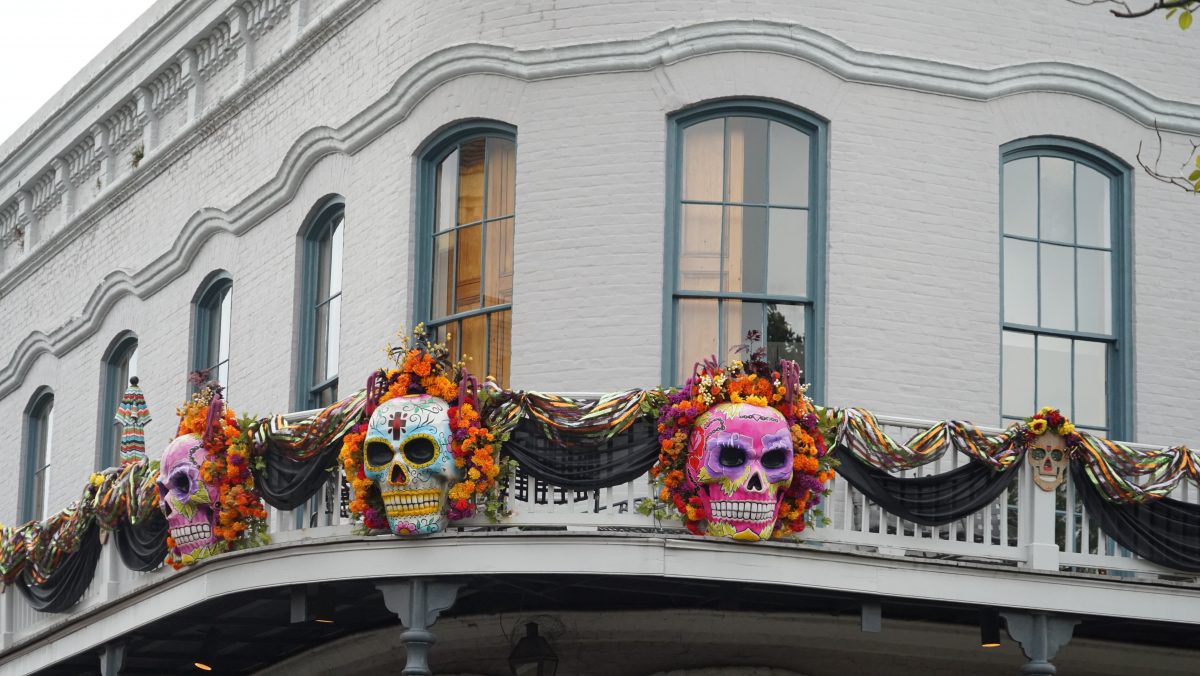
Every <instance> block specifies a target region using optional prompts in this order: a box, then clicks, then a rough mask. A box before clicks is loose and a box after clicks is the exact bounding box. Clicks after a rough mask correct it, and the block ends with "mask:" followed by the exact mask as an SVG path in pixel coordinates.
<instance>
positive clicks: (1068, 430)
mask: <svg viewBox="0 0 1200 676" xmlns="http://www.w3.org/2000/svg"><path fill="white" fill-rule="evenodd" d="M1058 433H1059V434H1061V435H1063V436H1064V437H1065V436H1067V435H1068V434H1074V433H1075V424H1074V423H1072V422H1071V421H1070V420H1068V421H1066V422H1064V423H1063V424H1062V425H1061V426H1060V427H1059V428H1058Z"/></svg>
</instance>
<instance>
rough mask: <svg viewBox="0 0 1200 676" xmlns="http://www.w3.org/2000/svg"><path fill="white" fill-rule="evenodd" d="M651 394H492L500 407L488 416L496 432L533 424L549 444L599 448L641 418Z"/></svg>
mask: <svg viewBox="0 0 1200 676" xmlns="http://www.w3.org/2000/svg"><path fill="white" fill-rule="evenodd" d="M651 392H653V391H652V390H642V389H633V390H626V391H624V392H616V393H611V394H605V395H602V396H601V397H600V398H599V399H596V400H592V399H572V398H570V397H564V396H560V395H557V394H546V393H544V392H510V391H507V390H499V391H497V390H493V391H492V392H491V398H492V399H494V400H495V401H498V402H499V404H498V405H497V407H496V408H495V409H493V411H491V412H490V413H489V415H488V426H489V427H490V428H491V429H492V431H493V432H495V431H497V430H499V431H500V432H509V431H511V430H512V429H513V428H515V427H516V425H517V423H518V422H520V420H521V419H523V418H524V419H528V420H532V421H534V422H536V423H537V425H538V427H539V428H541V430H542V433H543V434H544V435H545V436H546V438H547V439H549V440H550V441H552V442H554V443H556V444H558V445H560V446H564V447H568V448H569V447H574V446H598V445H600V444H602V443H604V442H606V441H608V440H609V439H611V438H612V437H614V436H616V435H618V434H621V433H622V432H624V431H626V430H628V429H629V427H630V426H631V425H633V424H634V423H635V422H636V421H637V420H638V419H639V418H640V417H641V416H642V404H643V402H645V401H646V397H648V396H649V395H650V394H651Z"/></svg>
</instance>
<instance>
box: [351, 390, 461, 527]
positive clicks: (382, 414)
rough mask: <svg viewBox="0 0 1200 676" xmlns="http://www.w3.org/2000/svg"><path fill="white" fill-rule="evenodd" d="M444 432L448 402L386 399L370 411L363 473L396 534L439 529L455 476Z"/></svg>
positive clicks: (443, 524) (417, 396)
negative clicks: (372, 486)
mask: <svg viewBox="0 0 1200 676" xmlns="http://www.w3.org/2000/svg"><path fill="white" fill-rule="evenodd" d="M450 436H451V435H450V405H449V404H447V403H446V402H445V401H442V400H441V399H438V398H437V397H431V396H429V395H427V394H412V395H405V396H402V397H399V398H397V399H391V400H389V401H387V402H385V403H383V404H381V405H380V406H379V407H378V408H376V409H375V412H374V413H372V414H371V419H370V422H369V423H368V424H367V436H366V438H365V439H364V441H363V444H364V451H363V456H364V458H365V460H366V463H365V474H366V475H367V478H369V479H370V480H371V481H373V482H375V485H376V486H378V488H379V493H380V496H381V497H382V498H383V504H384V509H385V510H386V511H387V521H388V526H389V528H390V529H391V531H392V532H393V533H395V534H396V535H428V534H430V533H437V532H440V531H442V530H443V529H445V527H446V521H447V515H446V502H447V494H448V493H449V490H450V483H451V482H452V481H454V480H455V479H457V478H458V477H459V469H458V467H456V466H455V464H454V454H453V452H452V451H451V446H450Z"/></svg>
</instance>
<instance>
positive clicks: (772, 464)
mask: <svg viewBox="0 0 1200 676" xmlns="http://www.w3.org/2000/svg"><path fill="white" fill-rule="evenodd" d="M786 464H787V451H785V450H783V449H782V448H773V449H771V450H769V451H767V452H766V453H763V457H762V466H763V467H766V468H767V469H779V468H780V467H783V466H784V465H786Z"/></svg>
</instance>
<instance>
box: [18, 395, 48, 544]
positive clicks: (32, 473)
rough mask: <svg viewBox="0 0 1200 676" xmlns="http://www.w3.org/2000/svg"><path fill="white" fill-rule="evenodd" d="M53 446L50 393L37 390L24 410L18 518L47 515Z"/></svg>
mask: <svg viewBox="0 0 1200 676" xmlns="http://www.w3.org/2000/svg"><path fill="white" fill-rule="evenodd" d="M53 445H54V393H53V392H50V391H49V390H42V391H39V392H38V393H37V394H35V395H34V396H33V398H32V399H31V400H30V402H29V406H28V408H26V409H25V472H24V475H25V477H24V481H25V486H24V494H23V497H22V500H21V518H22V519H23V520H26V521H29V520H32V519H38V520H40V519H44V518H46V515H47V514H49V513H50V459H51V449H52V448H53Z"/></svg>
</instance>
